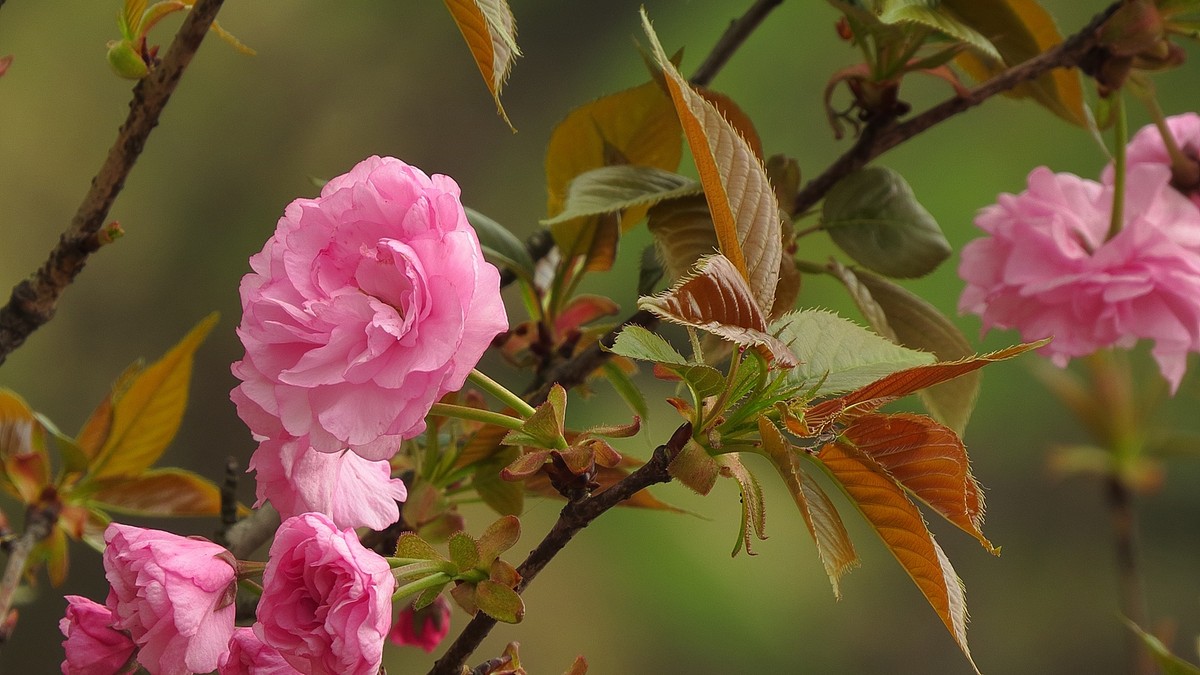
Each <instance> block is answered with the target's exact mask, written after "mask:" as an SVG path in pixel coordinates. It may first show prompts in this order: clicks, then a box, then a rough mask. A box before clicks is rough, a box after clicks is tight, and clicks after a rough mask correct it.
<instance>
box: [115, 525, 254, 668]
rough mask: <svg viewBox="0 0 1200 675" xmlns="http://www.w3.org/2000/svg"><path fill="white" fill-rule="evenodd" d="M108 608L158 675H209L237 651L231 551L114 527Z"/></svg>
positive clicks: (163, 534)
mask: <svg viewBox="0 0 1200 675" xmlns="http://www.w3.org/2000/svg"><path fill="white" fill-rule="evenodd" d="M104 541H105V543H106V544H107V545H106V547H105V549H104V572H105V577H106V578H107V579H108V583H109V584H110V586H111V590H110V591H109V594H108V600H107V603H106V604H107V605H108V608H109V609H110V610H111V611H112V613H113V616H114V618H115V619H116V620H115V622H114V624H113V627H114V628H117V629H120V630H126V631H129V634H130V636H132V638H133V641H134V642H135V643H137V645H138V648H139V649H138V663H141V664H142V665H143V666H144V667H145V668H146V670H148V671H150V672H151V673H154V674H155V675H185V674H186V673H209V672H212V671H213V670H216V668H217V661H218V660H219V659H220V657H221V655H222V654H224V653H225V651H226V650H227V649H228V648H229V636H230V635H231V634H232V633H233V619H234V605H233V600H234V594H235V593H236V590H237V587H236V585H235V584H236V581H237V572H236V570H235V568H234V561H233V557H232V556H231V555H230V554H229V552H228V551H226V550H225V549H224V548H222V547H220V546H218V545H216V544H214V543H212V542H210V541H205V540H202V539H194V538H188V537H180V536H179V535H175V534H171V533H169V532H161V531H159V530H146V529H142V528H139V527H132V526H129V525H121V524H119V523H113V524H111V525H109V526H108V529H106V530H105V531H104Z"/></svg>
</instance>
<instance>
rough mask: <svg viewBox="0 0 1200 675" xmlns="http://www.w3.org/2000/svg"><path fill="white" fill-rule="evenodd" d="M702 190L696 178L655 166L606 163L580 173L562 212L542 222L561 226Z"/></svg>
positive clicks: (694, 193)
mask: <svg viewBox="0 0 1200 675" xmlns="http://www.w3.org/2000/svg"><path fill="white" fill-rule="evenodd" d="M702 191H703V188H701V186H700V183H698V182H696V181H695V180H693V179H691V178H688V177H687V176H681V175H679V174H677V173H673V172H670V171H664V170H662V169H659V168H656V167H653V166H636V165H632V164H622V165H618V166H602V167H599V168H596V169H592V170H591V171H586V172H584V173H581V174H579V175H578V176H576V177H575V178H574V179H573V180H572V181H571V183H570V185H568V186H567V197H566V203H565V204H564V205H563V210H562V212H561V213H559V214H558V215H556V216H554V217H553V218H548V219H546V220H543V221H542V224H543V225H557V224H559V223H564V222H566V221H569V220H572V219H574V218H581V217H584V216H594V215H599V214H601V213H614V212H618V211H624V210H626V209H630V208H633V207H637V206H653V205H654V204H657V203H659V202H662V201H665V200H668V199H675V198H678V197H685V196H689V195H697V194H701V192H702Z"/></svg>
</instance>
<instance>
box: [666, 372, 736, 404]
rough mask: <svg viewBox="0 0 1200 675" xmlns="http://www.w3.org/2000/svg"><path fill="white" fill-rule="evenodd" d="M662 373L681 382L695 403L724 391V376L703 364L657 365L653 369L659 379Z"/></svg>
mask: <svg viewBox="0 0 1200 675" xmlns="http://www.w3.org/2000/svg"><path fill="white" fill-rule="evenodd" d="M664 371H666V372H670V373H671V374H672V375H674V376H675V377H678V378H679V379H681V380H683V381H684V383H685V384H687V386H688V389H690V390H691V392H692V397H693V398H694V399H695V400H696V402H697V403H698V402H700V401H703V400H704V399H705V398H708V397H709V396H716V395H717V394H719V393H721V391H722V390H724V389H725V376H724V375H723V374H721V371H719V370H717V369H716V368H713V367H712V366H709V365H706V364H703V363H697V364H691V365H686V366H675V365H659V366H656V367H655V369H654V373H655V375H659V376H660V377H661V376H662V375H663V374H664Z"/></svg>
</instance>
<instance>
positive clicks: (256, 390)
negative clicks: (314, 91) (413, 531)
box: [232, 157, 508, 460]
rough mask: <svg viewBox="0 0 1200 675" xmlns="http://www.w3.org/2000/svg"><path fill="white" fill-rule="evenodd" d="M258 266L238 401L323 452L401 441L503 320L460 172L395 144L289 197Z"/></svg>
mask: <svg viewBox="0 0 1200 675" xmlns="http://www.w3.org/2000/svg"><path fill="white" fill-rule="evenodd" d="M250 266H251V268H252V269H253V272H251V273H250V274H247V275H246V276H245V277H244V278H243V279H242V287H241V296H242V311H243V314H242V323H241V325H240V326H239V327H238V335H239V337H241V340H242V344H243V345H245V347H246V356H245V358H244V359H243V360H241V361H239V362H237V363H235V364H234V365H233V372H234V374H235V375H237V376H238V378H240V379H241V380H242V384H241V385H239V386H238V387H237V389H235V390H234V391H233V394H232V398H233V400H234V402H235V403H236V404H237V406H238V414H239V415H241V417H242V419H243V421H245V422H246V424H247V425H248V426H249V427H250V429H251V431H253V432H254V433H256V434H257V435H259V436H266V437H268V438H277V437H279V435H280V432H281V431H284V430H286V432H287V434H288V435H290V436H293V437H296V438H299V437H302V436H308V437H309V442H310V443H311V444H312V446H313V448H315V449H317V450H320V451H324V452H336V451H339V450H343V449H345V448H350V449H351V450H353V451H354V452H356V453H358V454H360V455H362V456H363V457H365V458H367V459H372V460H379V459H387V458H388V457H390V456H392V455H393V454H395V452H396V449H397V446H398V444H399V441H400V440H403V439H406V438H412V437H414V436H416V435H418V434H420V433H421V432H422V431H424V429H425V415H426V414H427V413H428V412H429V408H430V406H432V405H433V403H434V402H435V401H437V400H438V399H439V398H440V397H441V396H442V395H443V394H446V393H447V392H451V391H457V390H458V389H460V388H462V385H463V383H464V382H465V381H466V377H467V374H468V373H469V372H470V371H471V369H472V368H474V367H475V364H476V363H477V362H478V361H479V358H480V356H482V354H483V351H484V349H486V348H487V346H488V344H489V343H490V342H491V340H492V338H493V337H495V336H496V335H497V334H498V333H500V332H502V331H504V330H505V329H506V328H507V327H508V319H507V318H506V316H505V312H504V305H503V303H502V302H501V299H500V292H499V273H498V272H497V271H496V268H495V267H493V266H492V265H491V264H489V263H488V262H486V261H485V260H484V259H483V254H482V253H481V250H480V247H479V240H478V238H477V237H476V235H475V231H474V230H473V229H472V228H471V225H470V224H469V223H468V222H467V217H466V214H465V213H464V211H463V207H462V204H461V203H460V202H459V188H458V185H457V184H456V183H455V182H454V181H453V180H452V179H451V178H449V177H447V176H441V175H434V176H433V177H430V176H427V175H425V174H424V173H422V172H421V171H420V170H419V169H417V168H415V167H411V166H409V165H407V164H405V163H404V162H401V161H400V160H398V159H395V158H391V157H384V158H380V157H370V158H368V159H366V160H364V161H363V162H361V163H359V164H358V165H357V166H355V167H354V168H353V169H351V171H350V172H349V173H347V174H345V175H343V176H338V177H337V178H334V179H333V180H331V181H329V183H327V184H326V185H325V187H324V189H322V190H321V196H320V197H318V198H316V199H297V200H296V201H294V202H292V203H291V204H289V205H288V207H287V209H286V210H285V211H284V216H283V218H281V219H280V220H279V224H278V226H277V227H276V230H275V234H274V236H272V237H271V238H270V239H269V240H268V241H267V243H266V245H265V246H264V247H263V250H262V251H261V252H260V253H258V254H256V255H254V256H253V257H251V258H250Z"/></svg>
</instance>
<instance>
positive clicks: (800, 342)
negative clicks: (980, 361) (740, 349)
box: [771, 309, 934, 396]
mask: <svg viewBox="0 0 1200 675" xmlns="http://www.w3.org/2000/svg"><path fill="white" fill-rule="evenodd" d="M771 333H773V334H775V335H777V336H778V337H779V339H780V340H781V341H783V343H784V344H786V345H787V346H788V348H789V349H790V350H791V351H792V353H793V354H795V355H796V358H797V359H798V360H799V361H800V365H798V366H796V367H795V368H793V369H792V370H791V371H789V373H788V377H789V378H792V379H793V380H794V381H795V382H796V383H797V384H798V385H800V386H801V387H802V388H805V389H808V388H809V387H812V386H814V385H816V384H817V383H821V386H820V387H819V388H818V389H817V391H816V394H817V395H818V396H821V395H828V394H835V393H841V392H845V391H852V390H854V389H858V388H859V387H863V386H866V385H868V384H870V383H871V382H874V381H875V380H878V379H879V378H881V377H883V376H885V375H889V374H891V373H894V372H896V371H898V370H903V369H905V368H911V367H913V366H918V365H921V364H926V363H933V361H934V356H933V355H932V354H927V353H925V352H918V351H913V350H911V349H906V348H904V347H901V346H899V345H897V344H895V343H893V342H890V341H888V340H885V339H883V338H881V337H879V336H878V335H876V334H874V333H872V332H870V331H868V330H867V329H865V328H863V327H861V326H858V325H856V324H855V323H854V322H852V321H849V320H847V319H843V318H842V317H840V316H838V315H837V314H834V313H833V312H829V311H825V310H820V309H806V310H801V311H799V312H793V313H791V314H785V315H784V316H783V317H782V318H781V319H779V320H778V321H776V322H775V323H773V324H771Z"/></svg>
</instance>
